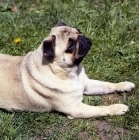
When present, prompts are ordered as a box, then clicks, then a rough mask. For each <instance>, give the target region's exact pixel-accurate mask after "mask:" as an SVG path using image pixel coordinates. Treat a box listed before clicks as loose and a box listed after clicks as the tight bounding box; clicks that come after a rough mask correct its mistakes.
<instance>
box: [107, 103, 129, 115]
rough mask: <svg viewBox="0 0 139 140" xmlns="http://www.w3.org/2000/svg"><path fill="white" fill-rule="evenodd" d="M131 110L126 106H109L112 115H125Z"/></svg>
mask: <svg viewBox="0 0 139 140" xmlns="http://www.w3.org/2000/svg"><path fill="white" fill-rule="evenodd" d="M128 110H129V107H128V106H126V105H124V104H114V105H110V106H109V114H110V115H123V114H125V113H126V112H127V111H128Z"/></svg>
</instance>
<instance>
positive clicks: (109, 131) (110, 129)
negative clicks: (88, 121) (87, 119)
mask: <svg viewBox="0 0 139 140" xmlns="http://www.w3.org/2000/svg"><path fill="white" fill-rule="evenodd" d="M93 124H94V126H95V127H96V128H97V129H98V134H99V136H100V139H101V140H121V139H122V138H123V133H125V132H126V131H125V130H124V129H123V128H116V127H114V126H113V125H112V124H110V123H108V122H105V121H94V122H93Z"/></svg>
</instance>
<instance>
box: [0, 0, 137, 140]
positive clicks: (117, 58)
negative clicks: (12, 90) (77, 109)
mask: <svg viewBox="0 0 139 140" xmlns="http://www.w3.org/2000/svg"><path fill="white" fill-rule="evenodd" d="M60 21H62V22H65V23H66V24H67V25H69V26H72V27H77V28H79V29H80V30H81V31H82V32H83V33H84V34H85V35H86V36H88V37H89V38H91V40H92V42H93V46H92V48H91V50H90V52H89V53H88V55H87V56H86V58H85V59H84V60H83V64H84V66H85V69H86V73H87V75H88V76H89V77H90V78H93V79H98V80H103V81H110V82H120V81H131V82H134V83H135V84H136V88H135V90H133V91H132V92H130V93H122V94H119V93H114V94H111V95H107V96H106V95H103V96H89V97H86V96H85V97H84V102H85V103H87V104H91V105H109V104H112V103H125V104H127V105H128V106H129V107H130V111H129V112H128V113H127V114H126V115H124V116H107V117H98V118H90V119H73V120H69V119H67V117H66V116H64V115H63V114H60V113H58V112H50V113H33V112H13V113H9V112H6V111H3V110H0V140H43V139H44V140H45V139H47V140H77V139H79V140H113V139H114V140H138V139H139V1H138V0H134V1H133V0H94V1H93V0H86V1H85V0H80V1H75V0H36V1H34V0H0V52H1V53H7V54H11V55H25V54H26V53H27V52H28V51H32V50H34V49H36V48H37V47H38V46H39V44H40V43H41V42H42V40H43V39H44V38H45V37H46V36H47V35H48V33H49V32H50V29H51V27H53V26H54V25H55V24H56V23H58V22H60ZM17 38H20V39H21V40H20V41H19V42H14V40H15V39H17Z"/></svg>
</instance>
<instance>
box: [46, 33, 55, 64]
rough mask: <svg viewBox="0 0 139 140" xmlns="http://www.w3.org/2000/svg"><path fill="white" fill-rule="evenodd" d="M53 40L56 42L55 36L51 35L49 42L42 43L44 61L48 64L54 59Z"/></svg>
mask: <svg viewBox="0 0 139 140" xmlns="http://www.w3.org/2000/svg"><path fill="white" fill-rule="evenodd" d="M55 40H56V36H55V35H52V39H51V40H45V41H44V42H43V57H44V60H46V61H48V62H53V60H54V57H55V52H54V49H55Z"/></svg>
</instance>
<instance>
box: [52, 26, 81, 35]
mask: <svg viewBox="0 0 139 140" xmlns="http://www.w3.org/2000/svg"><path fill="white" fill-rule="evenodd" d="M51 34H55V35H60V36H62V37H64V36H72V37H73V36H74V37H76V36H78V35H79V34H81V32H80V31H79V30H78V29H76V28H72V27H68V26H60V27H54V28H53V29H52V30H51Z"/></svg>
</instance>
